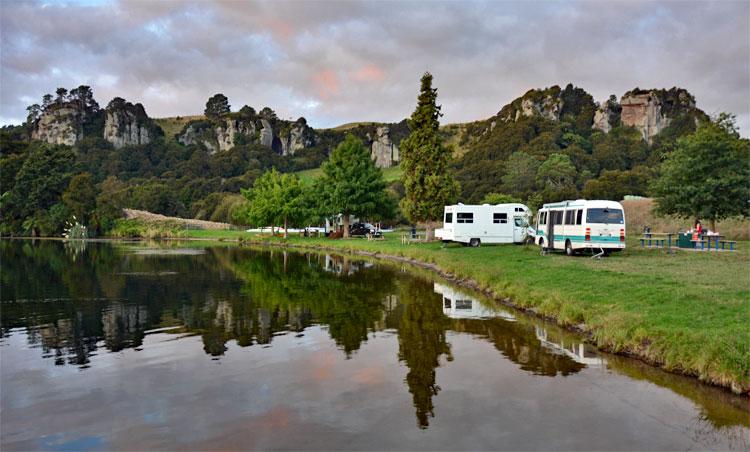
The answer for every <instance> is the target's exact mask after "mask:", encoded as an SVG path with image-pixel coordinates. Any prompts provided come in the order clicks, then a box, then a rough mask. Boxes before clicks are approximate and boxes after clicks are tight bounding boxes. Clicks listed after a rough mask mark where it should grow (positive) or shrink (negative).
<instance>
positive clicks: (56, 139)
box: [31, 103, 83, 146]
mask: <svg viewBox="0 0 750 452" xmlns="http://www.w3.org/2000/svg"><path fill="white" fill-rule="evenodd" d="M81 123H82V112H81V111H80V109H79V108H77V107H76V106H75V104H73V103H65V104H60V105H55V106H51V107H49V108H47V109H46V110H45V111H44V112H42V114H41V116H40V117H39V119H38V120H37V121H36V123H35V124H34V128H33V130H32V132H31V139H32V140H39V141H46V142H47V143H51V144H65V145H68V146H73V145H74V144H76V143H77V142H78V140H80V139H81V138H83V130H82V127H81Z"/></svg>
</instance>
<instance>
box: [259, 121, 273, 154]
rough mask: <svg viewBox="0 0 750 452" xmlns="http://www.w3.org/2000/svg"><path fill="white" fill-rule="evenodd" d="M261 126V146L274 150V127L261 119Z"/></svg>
mask: <svg viewBox="0 0 750 452" xmlns="http://www.w3.org/2000/svg"><path fill="white" fill-rule="evenodd" d="M260 124H261V126H262V128H261V129H260V144H262V145H263V146H266V147H269V148H273V127H271V123H270V122H269V121H268V120H267V119H261V120H260Z"/></svg>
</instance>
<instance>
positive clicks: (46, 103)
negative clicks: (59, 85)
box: [42, 94, 53, 110]
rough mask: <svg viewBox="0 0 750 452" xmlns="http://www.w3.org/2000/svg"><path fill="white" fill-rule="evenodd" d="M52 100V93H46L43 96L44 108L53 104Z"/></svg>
mask: <svg viewBox="0 0 750 452" xmlns="http://www.w3.org/2000/svg"><path fill="white" fill-rule="evenodd" d="M52 100H53V97H52V94H45V95H44V96H42V110H46V109H47V107H49V106H50V105H52Z"/></svg>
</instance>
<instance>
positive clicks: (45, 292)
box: [0, 240, 715, 429]
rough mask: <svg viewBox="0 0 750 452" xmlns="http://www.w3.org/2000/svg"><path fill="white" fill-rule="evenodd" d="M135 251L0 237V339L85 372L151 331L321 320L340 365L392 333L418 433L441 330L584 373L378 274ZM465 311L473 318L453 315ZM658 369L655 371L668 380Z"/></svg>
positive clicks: (570, 355)
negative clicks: (16, 333)
mask: <svg viewBox="0 0 750 452" xmlns="http://www.w3.org/2000/svg"><path fill="white" fill-rule="evenodd" d="M138 247H140V248H138ZM139 249H142V245H119V246H113V245H110V244H89V245H88V246H78V247H76V248H75V249H74V250H72V251H71V249H70V246H69V245H63V244H62V243H59V242H50V241H42V242H38V243H32V242H29V241H7V240H5V241H0V257H2V262H3V271H2V272H0V284H1V285H0V296H1V297H2V315H1V316H0V329H1V331H2V334H3V336H8V335H10V334H11V330H13V329H16V328H24V329H25V331H26V336H27V340H28V342H29V344H30V345H32V346H33V347H39V348H40V349H41V352H42V356H43V357H44V358H46V359H53V360H54V362H55V364H57V365H65V364H73V365H77V366H81V367H82V368H86V367H88V366H91V365H95V364H96V361H95V360H94V362H93V363H92V361H91V356H92V355H93V354H94V353H96V352H97V350H98V349H104V350H107V351H110V352H117V351H120V350H123V349H126V348H136V347H141V346H142V345H143V343H144V339H145V337H146V336H147V335H148V334H149V332H150V330H154V329H158V330H159V331H160V332H169V333H175V334H184V333H188V334H196V335H200V337H201V339H202V342H203V348H204V351H205V352H206V353H207V354H208V355H211V356H213V357H220V356H222V355H224V354H225V353H226V351H227V345H228V343H229V342H230V341H235V343H236V344H237V345H238V346H239V347H250V346H253V345H264V346H267V345H268V344H272V342H273V339H274V337H275V336H276V335H279V334H287V333H296V334H300V335H301V334H305V333H304V332H305V329H306V328H307V327H309V326H311V325H321V326H324V327H325V328H326V329H327V331H328V334H329V335H330V337H331V339H332V340H333V341H334V342H335V344H336V345H337V347H338V348H339V349H340V350H341V351H342V352H343V355H344V357H345V358H346V359H349V358H351V357H352V356H353V355H354V354H356V352H357V351H358V350H359V349H360V347H361V345H362V343H363V342H365V341H367V340H368V334H369V333H371V332H374V331H380V330H384V329H389V330H393V331H396V332H397V337H398V359H399V360H400V361H401V362H403V363H404V364H405V365H406V367H407V368H408V371H407V373H406V376H405V383H406V385H407V387H408V390H409V392H410V393H411V395H412V401H413V405H414V408H415V411H416V419H417V425H418V426H419V427H420V428H423V429H424V428H427V427H428V426H429V422H430V418H431V417H434V416H435V413H434V403H433V398H434V397H436V396H437V395H438V394H439V392H440V390H441V388H440V385H439V382H438V381H437V380H436V369H437V368H438V366H440V365H441V362H443V361H442V360H445V361H451V360H452V355H451V347H450V344H449V343H448V341H447V340H446V335H447V331H448V330H450V331H455V332H458V333H463V334H470V335H472V336H475V337H481V338H484V339H485V340H486V341H488V342H489V343H491V344H492V345H493V346H494V347H495V348H496V349H497V350H498V351H499V352H500V353H501V354H502V355H503V356H505V357H506V358H508V359H509V360H510V361H512V362H514V363H516V364H517V365H518V368H519V369H521V370H523V371H525V372H529V373H532V374H535V375H540V376H550V377H553V376H556V375H568V374H571V373H575V372H578V371H580V370H581V369H583V368H584V367H585V366H586V365H592V361H590V360H589V361H587V359H590V358H587V357H584V356H583V353H582V351H583V347H580V350H581V352H580V353H579V354H580V355H581V356H580V357H579V356H577V355H576V353H578V352H576V350H578V349H577V348H570V347H569V344H570V342H569V341H568V342H566V344H568V345H564V346H563V345H562V344H563V341H562V340H557V339H554V340H553V339H552V336H548V334H547V332H546V330H545V329H544V328H539V327H538V325H537V327H536V329H535V325H534V323H533V322H530V321H526V320H524V321H515V320H516V319H515V317H514V315H512V314H509V313H507V312H506V313H498V314H497V315H495V314H487V312H489V311H487V308H486V307H484V308H481V309H480V305H479V303H480V301H479V300H476V299H472V298H471V297H469V296H468V295H465V294H464V295H460V296H459V295H457V292H456V291H454V292H450V290H452V289H447V288H446V286H440V285H439V284H436V285H435V286H434V287H433V283H432V282H430V281H428V280H426V279H424V278H419V277H415V276H411V275H408V274H406V273H403V272H400V271H397V270H396V269H395V267H392V266H388V265H382V266H381V265H378V266H376V265H373V264H372V263H367V262H362V261H357V260H352V259H350V258H348V257H345V256H343V257H342V256H328V255H322V254H316V253H309V254H296V253H288V252H286V251H271V250H267V249H242V248H210V249H207V250H206V251H205V253H202V254H199V255H195V253H192V255H181V254H180V253H179V252H174V250H173V251H172V252H170V253H167V254H165V255H160V254H159V250H152V251H153V252H149V253H139V252H134V251H138V250H139ZM439 288H440V289H439ZM436 291H438V292H439V293H436ZM440 294H443V296H442V298H441V295H440ZM459 298H461V299H460V300H459ZM459 301H460V303H459ZM448 302H451V303H452V304H450V305H448V304H447V303H448ZM471 309H474V310H475V311H476V310H479V311H481V313H482V316H481V317H472V316H471V315H467V314H466V313H467V312H468V310H471ZM491 310H492V309H490V311H491ZM459 311H462V312H459ZM479 311H478V312H479ZM498 312H499V311H498ZM557 344H560V346H559V347H558V345H557ZM555 347H557V348H558V349H559V350H556V349H555ZM566 347H567V349H566ZM622 367H623V368H626V369H627V368H628V365H622ZM631 367H632V366H631ZM664 375H666V374H663V373H658V376H659V378H665V379H667V380H669V379H670V378H669V377H668V376H667V377H664ZM652 379H654V378H652ZM692 384H693V382H690V383H686V384H685V386H686V387H688V386H690V385H692ZM707 406H708V405H707ZM712 411H715V410H712Z"/></svg>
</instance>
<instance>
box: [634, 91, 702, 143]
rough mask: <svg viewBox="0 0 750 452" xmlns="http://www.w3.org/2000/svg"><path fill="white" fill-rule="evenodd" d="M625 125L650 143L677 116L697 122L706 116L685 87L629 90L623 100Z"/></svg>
mask: <svg viewBox="0 0 750 452" xmlns="http://www.w3.org/2000/svg"><path fill="white" fill-rule="evenodd" d="M620 105H621V106H622V114H621V121H622V125H624V126H628V127H635V128H636V129H638V131H639V132H641V135H643V139H644V140H646V141H647V142H648V143H649V144H651V143H652V141H653V139H654V137H655V136H656V135H658V134H659V133H660V132H661V131H663V130H664V129H666V128H667V127H669V125H670V124H671V123H672V121H673V120H674V119H675V118H677V117H685V116H690V117H692V118H693V120H694V121H697V120H698V119H700V118H703V117H706V115H705V113H703V112H702V111H701V110H699V109H697V108H696V107H695V98H694V97H693V96H692V95H691V94H690V93H689V92H688V91H687V90H684V89H681V88H672V89H669V90H665V89H660V90H657V89H650V90H645V89H639V88H635V89H634V90H631V91H628V92H627V93H625V94H624V95H623V96H622V98H621V99H620Z"/></svg>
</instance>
